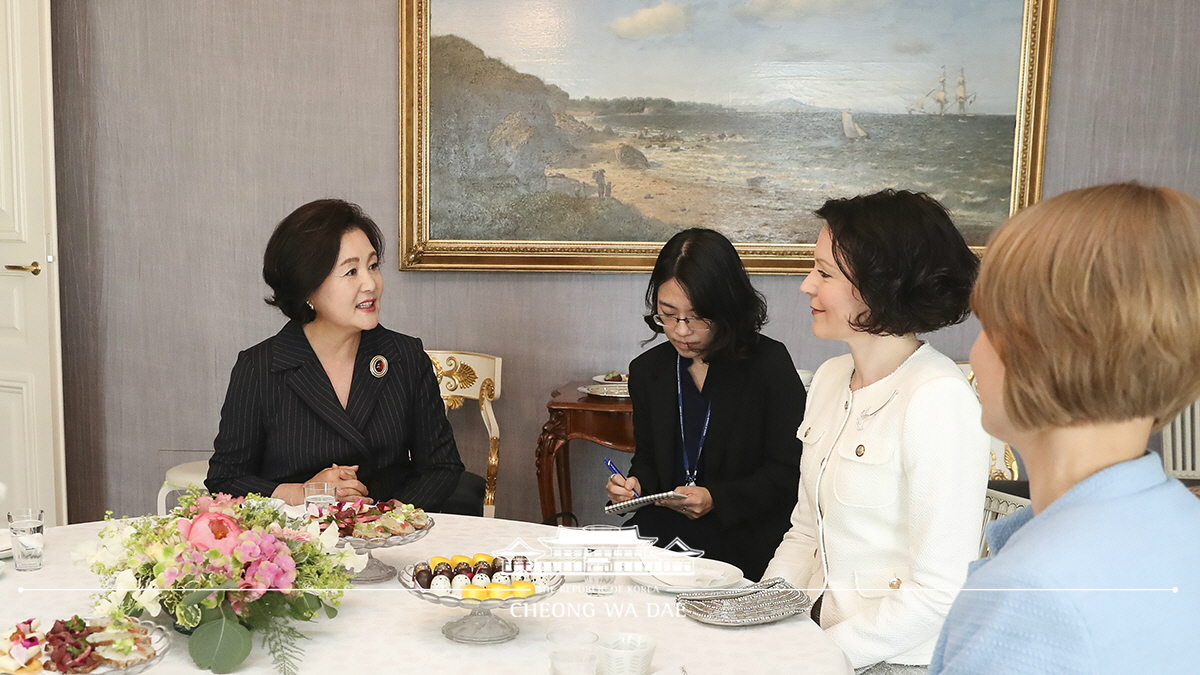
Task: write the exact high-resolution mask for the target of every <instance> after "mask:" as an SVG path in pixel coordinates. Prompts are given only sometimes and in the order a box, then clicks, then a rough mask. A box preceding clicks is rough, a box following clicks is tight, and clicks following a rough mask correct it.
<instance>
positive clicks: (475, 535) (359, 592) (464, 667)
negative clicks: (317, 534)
mask: <svg viewBox="0 0 1200 675" xmlns="http://www.w3.org/2000/svg"><path fill="white" fill-rule="evenodd" d="M435 518H436V520H437V524H436V526H435V527H434V529H433V530H432V531H430V533H429V535H428V536H426V537H425V538H424V539H422V540H420V541H418V542H415V543H413V544H410V545H408V546H400V547H396V548H391V549H383V550H378V551H375V555H376V556H377V557H378V558H380V559H381V560H383V561H384V562H387V563H389V564H392V565H396V566H403V565H409V564H412V563H413V562H416V561H417V560H421V559H427V558H429V557H430V556H433V555H446V556H449V555H454V554H460V553H461V554H466V555H472V554H474V553H479V552H485V551H494V550H499V549H503V548H506V547H508V546H509V545H510V544H512V543H513V542H514V541H515V540H516V539H518V538H520V539H521V540H522V541H524V542H525V543H526V544H528V545H530V546H533V547H535V548H536V547H538V546H539V542H538V538H539V537H550V536H553V535H554V528H551V527H546V526H543V525H536V524H532V523H524V522H517V521H510V520H494V519H485V518H472V517H466V516H450V515H437V516H435ZM99 529H100V523H84V524H79V525H71V526H67V527H54V528H49V529H47V530H46V558H45V560H46V564H45V566H44V567H43V568H42V569H41V570H39V571H37V572H16V571H14V570H13V569H12V565H11V562H12V561H11V560H8V561H6V562H7V563H9V565H8V567H7V569H5V570H4V571H3V572H2V573H0V627H5V626H10V625H13V624H15V623H17V622H18V621H21V620H24V619H28V618H31V617H38V618H41V619H42V620H43V621H46V620H52V619H58V618H67V617H70V616H71V615H72V614H77V613H80V614H83V613H86V612H87V611H88V607H89V605H90V601H89V589H92V588H94V587H96V586H97V580H96V577H95V576H94V575H93V574H92V573H91V572H89V571H88V570H87V568H86V566H85V564H83V563H78V564H75V563H72V562H71V553H72V552H73V551H74V550H75V548H76V547H77V546H78V545H79V544H80V543H82V542H84V541H87V540H88V539H89V538H91V537H94V536H95V534H96V532H97V531H98V530H99ZM617 584H618V588H617V590H618V592H617V594H615V595H613V596H610V597H607V598H593V597H590V596H588V595H585V594H584V593H583V588H582V586H583V585H582V584H579V583H569V584H566V585H564V586H563V588H562V590H560V591H559V592H558V594H557V595H555V596H553V597H551V598H549V599H547V600H544V601H542V602H540V603H537V604H533V605H526V606H524V607H521V608H517V609H515V610H514V611H515V615H513V613H510V612H509V611H502V612H498V613H497V614H498V615H499V616H501V617H503V618H504V619H505V620H508V621H511V622H513V623H515V624H516V625H517V626H518V627H519V628H520V629H521V633H520V635H518V636H517V638H516V639H515V640H512V641H510V642H507V643H504V644H499V645H465V644H459V643H455V642H451V641H450V640H447V639H446V638H445V637H443V636H442V632H441V629H442V625H443V624H445V623H446V622H447V621H450V620H453V619H457V618H459V617H462V616H465V615H466V614H467V611H466V610H462V609H455V608H450V607H443V606H440V605H435V604H432V603H429V602H426V601H424V600H421V599H420V598H418V597H415V596H412V595H410V594H408V593H407V592H405V590H404V589H403V588H402V587H401V586H400V584H399V583H398V582H389V583H384V584H378V585H375V586H364V587H361V589H356V590H352V591H350V592H348V593H347V594H346V596H345V597H344V598H343V600H342V605H341V607H340V610H341V613H340V614H339V615H338V617H337V618H336V619H333V620H328V619H324V618H321V619H318V620H316V621H314V622H312V623H307V624H305V623H299V624H295V625H296V626H297V628H299V629H300V630H301V632H303V633H304V634H306V635H307V636H308V637H310V638H311V640H307V641H302V643H301V646H303V647H304V649H305V658H304V661H303V663H302V664H301V668H300V670H301V673H310V674H314V673H327V672H346V671H347V666H351V667H352V668H353V669H354V671H356V672H367V673H375V672H406V671H413V672H435V673H466V672H472V673H480V674H486V675H540V674H541V673H546V672H549V658H548V655H547V649H546V640H545V636H546V632H547V631H548V630H550V629H551V628H554V627H558V626H571V627H579V628H582V629H586V630H590V631H592V632H594V633H597V634H598V635H600V636H601V638H603V637H604V635H606V634H610V633H618V632H626V631H629V632H637V633H644V634H647V635H650V636H652V637H653V638H654V639H655V640H656V641H657V642H658V648H657V650H656V651H655V654H654V663H653V668H654V672H655V673H656V674H659V675H677V674H678V673H680V666H685V667H686V668H687V672H688V674H689V675H703V674H705V673H711V674H712V675H728V674H730V673H755V674H757V675H762V674H767V673H788V674H789V675H793V674H795V673H805V674H806V675H821V674H825V673H829V674H834V673H836V674H840V675H845V674H847V673H850V667H849V663H848V662H847V661H846V658H845V656H844V655H843V654H842V652H841V650H840V649H838V647H837V646H836V645H834V644H833V643H832V642H831V641H830V640H829V639H828V638H827V637H826V636H825V634H824V633H823V632H822V631H821V630H820V629H819V628H818V627H817V626H816V625H815V624H813V622H812V621H811V620H809V618H808V616H807V614H804V615H797V616H794V617H792V618H790V619H786V620H784V621H780V622H776V623H773V624H768V625H765V626H754V627H748V628H716V627H712V626H705V625H703V624H699V623H696V622H695V621H692V620H691V619H688V618H686V617H683V616H676V615H675V603H674V596H670V595H665V594H658V593H651V592H648V591H647V589H644V588H641V587H638V586H636V585H633V584H631V583H630V582H629V581H628V580H627V579H625V578H623V577H618V578H617ZM172 636H173V637H172V639H173V644H172V647H171V651H170V653H168V654H167V655H166V657H165V658H164V659H163V660H162V662H161V663H160V664H158V666H157V667H156V668H154V669H153V670H152V671H151V672H153V673H155V674H156V675H167V674H171V673H189V674H195V673H197V672H200V671H198V669H197V668H196V667H195V665H194V664H193V663H192V662H191V658H190V657H189V656H188V653H187V642H186V638H184V636H182V635H178V634H176V633H172ZM237 672H244V673H268V672H273V670H272V666H271V658H270V655H269V654H268V653H267V651H266V650H265V649H263V647H262V644H261V641H259V640H255V645H254V652H253V653H252V654H251V655H250V657H249V658H248V659H246V661H245V663H244V664H243V665H242V667H241V668H240V669H239V670H238V671H237Z"/></svg>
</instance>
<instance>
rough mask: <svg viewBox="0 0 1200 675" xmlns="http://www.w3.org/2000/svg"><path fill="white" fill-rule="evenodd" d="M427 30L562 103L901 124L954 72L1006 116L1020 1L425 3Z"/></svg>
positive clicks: (1011, 101)
mask: <svg viewBox="0 0 1200 675" xmlns="http://www.w3.org/2000/svg"><path fill="white" fill-rule="evenodd" d="M429 4H430V22H431V32H432V34H434V35H441V34H447V33H450V34H454V35H458V36H460V37H463V38H466V39H468V40H470V41H471V42H472V43H474V44H475V45H477V46H478V47H479V48H480V49H482V50H483V51H484V53H486V54H487V55H488V56H492V57H495V58H499V59H501V60H503V61H504V62H505V63H507V64H509V65H511V66H512V67H514V68H516V69H517V70H519V71H521V72H523V73H529V74H532V75H536V76H537V77H540V78H542V79H543V80H545V81H546V82H549V83H551V84H554V85H556V86H559V87H561V88H562V89H563V90H564V91H567V92H568V93H569V94H570V95H571V96H573V97H576V98H582V97H584V96H591V97H594V98H618V97H623V96H624V97H635V96H662V97H666V98H670V99H674V100H677V101H700V102H705V103H717V104H720V105H726V106H730V107H741V106H758V105H766V104H770V103H772V102H774V101H779V100H783V99H789V98H794V99H797V100H800V101H802V102H804V103H806V104H808V105H812V106H818V107H824V108H833V109H846V108H848V109H851V110H854V111H872V112H890V113H904V112H905V111H906V110H907V108H908V107H910V106H912V105H914V104H915V103H916V102H917V101H918V100H920V99H921V97H922V96H924V95H925V94H926V93H927V92H928V91H929V89H930V88H931V87H933V86H935V85H936V84H937V82H938V78H939V77H941V75H942V72H943V69H944V70H945V72H946V73H947V76H948V77H950V78H951V80H950V81H951V82H953V81H954V79H953V78H956V77H957V76H958V74H959V73H960V72H962V73H964V74H965V77H966V80H967V82H966V86H967V93H968V94H970V95H975V96H976V98H975V104H974V107H973V109H972V110H973V112H978V113H993V114H1009V115H1011V114H1013V111H1014V110H1015V104H1016V92H1017V80H1018V76H1019V73H1020V46H1021V19H1022V15H1023V6H1024V3H1023V1H1022V0H599V1H598V0H504V2H497V1H496V0H430V3H429Z"/></svg>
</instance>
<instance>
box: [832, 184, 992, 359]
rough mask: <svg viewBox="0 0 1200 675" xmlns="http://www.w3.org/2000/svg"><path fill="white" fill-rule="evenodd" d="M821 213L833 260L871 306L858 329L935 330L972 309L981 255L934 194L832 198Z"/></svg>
mask: <svg viewBox="0 0 1200 675" xmlns="http://www.w3.org/2000/svg"><path fill="white" fill-rule="evenodd" d="M816 215H817V217H819V218H821V219H823V220H824V221H825V222H826V223H827V224H828V225H829V233H830V235H831V238H832V240H833V257H834V260H836V261H837V265H838V267H839V268H840V269H841V270H842V273H843V274H845V275H846V278H847V279H849V280H850V283H852V284H854V287H855V288H856V289H858V293H859V295H860V296H861V297H862V301H863V303H865V304H866V306H867V312H865V313H864V314H863V315H861V316H859V317H857V318H856V319H854V321H853V322H852V325H853V327H854V328H855V329H857V330H860V331H863V332H866V333H871V334H873V335H907V334H909V333H928V332H931V331H935V330H937V329H939V328H944V327H946V326H951V325H954V324H956V323H959V322H961V321H962V320H963V319H965V318H967V316H968V315H969V314H970V312H971V309H970V304H969V303H970V298H971V287H972V286H974V284H975V276H976V275H977V274H978V273H979V258H978V257H976V256H975V254H974V253H972V252H971V249H970V248H968V247H967V243H966V241H964V240H963V237H962V234H961V233H959V231H958V229H957V228H956V227H954V223H953V222H952V221H951V220H950V214H949V213H947V212H946V208H945V207H944V206H942V205H941V204H940V203H939V202H938V201H937V200H936V199H934V198H933V197H930V196H929V195H927V194H925V193H923V192H909V191H907V190H891V189H888V190H883V191H881V192H876V193H875V194H870V195H859V196H857V197H850V198H847V199H830V200H829V201H827V202H825V205H824V206H822V207H821V208H819V209H817V211H816Z"/></svg>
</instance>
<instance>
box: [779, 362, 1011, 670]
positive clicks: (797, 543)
mask: <svg viewBox="0 0 1200 675" xmlns="http://www.w3.org/2000/svg"><path fill="white" fill-rule="evenodd" d="M853 368H854V365H853V361H852V360H851V357H850V355H848V354H847V355H845V356H839V357H837V358H833V359H830V360H829V361H826V362H825V363H824V364H823V365H822V366H821V367H820V369H818V370H817V373H816V375H815V376H814V377H813V382H812V387H811V388H810V389H809V393H808V404H807V407H806V414H805V419H804V421H803V422H802V423H801V425H800V428H799V429H798V431H797V435H798V436H799V437H800V439H801V440H802V441H804V454H803V455H802V457H801V460H800V491H799V498H798V501H797V504H796V508H795V510H794V511H793V512H792V527H791V529H790V530H789V531H788V533H787V534H786V535H785V536H784V539H783V542H782V543H781V544H780V545H779V548H778V549H777V550H776V551H775V556H774V558H773V559H772V560H771V563H770V565H769V566H768V567H767V571H766V574H765V575H764V578H767V577H772V576H781V577H783V578H785V579H787V580H788V581H789V582H790V583H792V584H793V585H795V586H797V587H798V588H805V589H810V590H809V595H810V596H814V597H815V596H816V595H818V594H822V593H823V595H824V600H822V606H821V626H822V627H823V628H824V629H825V630H826V633H827V634H828V635H829V637H830V638H832V639H833V641H834V642H836V643H837V644H838V646H839V647H841V648H842V650H843V651H845V652H846V655H847V656H848V657H849V658H850V662H851V663H852V664H853V665H854V667H855V668H859V667H862V666H867V665H871V664H873V663H878V662H880V661H889V662H892V663H902V664H910V665H925V664H928V663H929V661H930V658H931V656H932V653H933V648H934V644H935V642H936V640H937V636H938V632H939V631H940V630H941V627H942V623H943V621H944V620H945V617H946V614H947V612H949V611H950V605H951V603H953V602H954V598H955V596H956V595H957V593H958V589H960V588H961V587H962V585H963V581H964V580H965V579H966V575H967V563H969V562H970V561H972V560H974V559H976V558H978V557H979V541H980V533H981V531H982V528H983V502H984V493H985V491H986V489H987V479H988V470H989V468H990V464H991V462H990V457H989V454H988V451H989V437H988V435H987V434H986V433H985V432H984V431H983V427H982V426H980V418H979V414H980V410H979V401H978V399H977V398H976V396H975V392H974V391H973V390H972V389H971V385H970V384H968V382H967V380H966V378H965V377H964V376H963V374H962V371H961V370H960V369H959V368H958V366H957V365H955V363H954V362H953V361H951V360H950V359H948V358H946V357H945V356H943V355H942V354H940V353H939V352H938V351H937V350H935V349H934V348H933V347H931V346H929V345H928V344H923V345H922V346H921V347H920V348H919V349H917V351H916V352H914V353H913V354H912V356H910V357H909V358H908V359H907V360H906V361H905V362H904V363H903V364H902V365H901V366H900V367H899V368H897V369H896V370H895V372H893V373H892V374H891V375H888V376H887V377H885V378H883V379H882V380H879V381H878V382H875V383H873V384H871V385H869V386H866V387H863V388H861V389H859V390H858V391H851V390H850V386H849V385H850V376H851V374H852V372H853Z"/></svg>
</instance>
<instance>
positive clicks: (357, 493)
mask: <svg viewBox="0 0 1200 675" xmlns="http://www.w3.org/2000/svg"><path fill="white" fill-rule="evenodd" d="M306 482H308V483H332V484H333V485H335V486H337V498H338V499H339V500H341V501H348V500H353V499H360V498H361V499H363V500H364V501H366V502H367V503H368V504H370V503H372V502H373V500H372V499H371V498H370V497H368V496H367V486H366V485H363V484H362V483H361V482H360V481H359V480H358V465H357V464H355V465H353V466H342V465H338V464H334V465H333V466H331V467H329V468H328V469H322V470H321V471H320V472H318V473H317V475H315V476H313V477H312V478H310V479H309V480H308V481H306ZM271 496H272V497H276V498H278V499H282V500H283V501H285V502H287V503H288V504H291V505H293V506H294V505H296V504H303V503H304V484H303V483H280V484H279V486H278V487H276V488H275V491H274V492H273V493H271Z"/></svg>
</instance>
